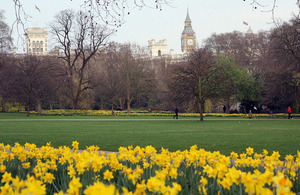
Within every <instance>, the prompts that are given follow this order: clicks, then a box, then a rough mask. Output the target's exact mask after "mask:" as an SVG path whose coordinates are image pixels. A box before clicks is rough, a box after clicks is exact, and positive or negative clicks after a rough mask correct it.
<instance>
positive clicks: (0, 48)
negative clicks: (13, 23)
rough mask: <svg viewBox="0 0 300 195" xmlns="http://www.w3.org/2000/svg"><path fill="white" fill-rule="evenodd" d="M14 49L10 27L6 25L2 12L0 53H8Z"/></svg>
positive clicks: (2, 12) (0, 19)
mask: <svg viewBox="0 0 300 195" xmlns="http://www.w3.org/2000/svg"><path fill="white" fill-rule="evenodd" d="M11 49H12V38H11V33H10V28H9V26H8V25H7V24H6V23H5V17H4V11H3V10H0V53H7V52H9V51H11Z"/></svg>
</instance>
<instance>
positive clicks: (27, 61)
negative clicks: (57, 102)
mask: <svg viewBox="0 0 300 195" xmlns="http://www.w3.org/2000/svg"><path fill="white" fill-rule="evenodd" d="M12 60H13V62H14V63H13V65H12V64H10V65H11V66H10V67H7V68H8V69H7V70H6V71H5V72H4V74H3V76H4V78H5V79H6V83H5V86H6V87H3V88H2V89H6V90H5V91H4V92H5V94H6V96H8V95H9V97H10V98H11V99H13V100H14V101H16V102H20V103H22V104H24V105H26V108H27V116H30V110H31V109H32V108H33V107H34V106H38V112H39V113H41V103H42V101H44V100H49V99H50V98H52V97H54V96H55V92H56V91H55V90H56V87H55V85H54V84H55V77H54V76H53V75H52V71H51V63H50V61H51V60H50V59H49V58H44V57H38V56H31V55H28V56H25V57H19V58H12Z"/></svg>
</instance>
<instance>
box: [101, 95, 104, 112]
mask: <svg viewBox="0 0 300 195" xmlns="http://www.w3.org/2000/svg"><path fill="white" fill-rule="evenodd" d="M100 109H101V110H104V101H103V96H100Z"/></svg>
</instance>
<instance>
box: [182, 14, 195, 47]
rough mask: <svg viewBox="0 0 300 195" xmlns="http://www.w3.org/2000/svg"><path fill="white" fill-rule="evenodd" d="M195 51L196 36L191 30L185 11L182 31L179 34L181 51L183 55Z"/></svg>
mask: <svg viewBox="0 0 300 195" xmlns="http://www.w3.org/2000/svg"><path fill="white" fill-rule="evenodd" d="M194 50H196V34H195V32H194V30H193V28H192V21H191V19H190V16H189V11H187V15H186V19H185V22H184V30H183V32H182V34H181V51H182V52H183V53H190V52H192V51H194Z"/></svg>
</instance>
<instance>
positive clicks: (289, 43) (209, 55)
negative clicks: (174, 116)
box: [0, 10, 300, 118]
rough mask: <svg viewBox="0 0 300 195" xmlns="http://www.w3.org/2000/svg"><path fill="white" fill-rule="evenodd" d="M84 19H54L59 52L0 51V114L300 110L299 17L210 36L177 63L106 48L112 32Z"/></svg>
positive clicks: (129, 48) (66, 14)
mask: <svg viewBox="0 0 300 195" xmlns="http://www.w3.org/2000/svg"><path fill="white" fill-rule="evenodd" d="M88 20H89V17H85V15H84V14H83V13H81V12H80V13H78V14H76V13H74V12H72V11H70V10H65V11H62V12H60V13H59V14H58V15H57V16H56V18H55V20H54V21H53V23H52V24H51V31H52V34H53V35H54V37H56V40H57V42H58V44H57V48H58V49H59V52H58V53H55V52H54V53H51V54H50V55H49V56H34V55H12V54H8V53H5V51H9V50H8V49H6V50H5V49H2V53H1V57H0V97H1V105H2V106H1V110H2V112H5V111H7V107H6V106H5V105H6V103H8V102H10V103H15V102H18V103H21V104H22V105H24V106H26V110H28V111H29V110H33V109H35V110H37V111H38V112H41V111H42V109H54V108H55V109H57V108H73V109H111V110H112V112H113V110H114V109H118V110H128V112H130V109H132V108H138V109H152V110H154V109H157V110H173V109H174V108H175V107H176V106H177V107H179V108H180V111H181V112H183V111H193V112H195V111H196V112H200V114H201V118H202V113H203V112H208V111H209V112H211V111H213V112H220V111H222V112H223V106H225V107H226V108H227V109H226V112H227V113H230V112H232V111H234V109H237V111H238V112H248V111H249V110H250V109H254V108H255V109H254V110H253V111H255V110H256V111H260V112H271V111H273V112H286V109H287V107H288V106H291V107H292V108H293V110H294V111H295V112H299V104H300V98H299V97H300V92H299V91H300V90H299V83H300V42H299V40H300V22H299V19H298V18H294V19H292V20H291V21H289V22H286V23H283V24H282V25H280V26H278V27H276V28H273V29H272V30H271V31H269V32H259V33H258V34H253V33H252V32H251V30H249V31H248V32H247V33H241V32H236V31H234V32H230V33H224V34H212V35H211V36H210V37H209V38H208V39H206V40H205V41H204V44H203V45H204V46H203V47H202V48H199V49H197V50H196V51H194V52H193V53H191V54H189V55H188V56H186V57H185V58H184V59H181V60H171V59H169V58H168V57H161V58H155V59H151V58H149V57H148V55H147V52H146V50H145V49H144V48H141V47H139V46H137V45H130V44H123V45H121V44H117V43H107V42H106V41H107V37H109V35H110V32H109V31H108V30H107V29H105V28H103V27H101V26H96V25H95V24H94V23H90V22H91V21H88ZM65 24H73V25H65ZM73 28H74V29H76V30H74V29H73ZM69 32H76V33H78V34H76V35H75V36H72V35H70V34H69ZM96 32H99V33H96ZM68 36H69V37H68ZM10 42H11V40H10V38H9V37H8V38H7V39H1V40H0V44H1V45H0V46H1V48H9V43H10ZM237 103H240V104H237ZM237 105H238V107H236V106H237ZM265 108H268V109H265ZM28 114H29V113H28Z"/></svg>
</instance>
